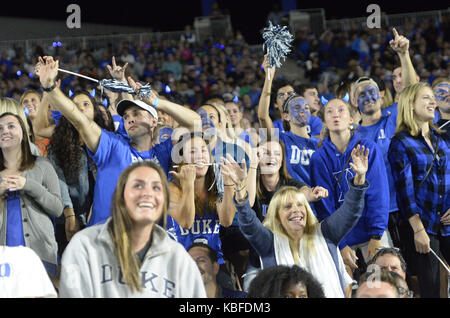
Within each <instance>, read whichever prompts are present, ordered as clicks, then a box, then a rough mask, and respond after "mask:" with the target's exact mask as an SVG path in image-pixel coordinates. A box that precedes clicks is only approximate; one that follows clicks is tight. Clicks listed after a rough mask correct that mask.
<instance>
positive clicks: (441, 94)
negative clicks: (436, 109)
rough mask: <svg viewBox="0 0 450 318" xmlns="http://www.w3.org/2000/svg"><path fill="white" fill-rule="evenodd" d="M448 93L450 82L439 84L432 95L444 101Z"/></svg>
mask: <svg viewBox="0 0 450 318" xmlns="http://www.w3.org/2000/svg"><path fill="white" fill-rule="evenodd" d="M449 95H450V84H439V85H438V86H437V88H436V90H435V91H434V97H435V98H436V101H438V102H445V101H446V100H447V99H448V98H449Z"/></svg>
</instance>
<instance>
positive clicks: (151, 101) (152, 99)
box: [128, 76, 159, 105]
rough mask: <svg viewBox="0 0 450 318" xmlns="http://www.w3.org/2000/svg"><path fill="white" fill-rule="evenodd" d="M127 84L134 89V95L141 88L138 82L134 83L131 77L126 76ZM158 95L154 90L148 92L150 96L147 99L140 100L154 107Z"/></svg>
mask: <svg viewBox="0 0 450 318" xmlns="http://www.w3.org/2000/svg"><path fill="white" fill-rule="evenodd" d="M128 84H129V85H130V86H131V87H133V88H134V91H135V92H136V94H139V91H140V89H141V87H142V84H141V83H139V82H135V81H134V80H133V79H132V78H131V76H128ZM158 96H159V95H158V93H156V92H155V91H154V90H151V92H150V96H149V97H144V98H142V101H143V102H145V103H147V104H149V105H154V104H155V101H156V99H157V98H159V97H158Z"/></svg>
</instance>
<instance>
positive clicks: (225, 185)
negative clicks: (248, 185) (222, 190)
mask: <svg viewBox="0 0 450 318" xmlns="http://www.w3.org/2000/svg"><path fill="white" fill-rule="evenodd" d="M223 186H224V187H233V186H234V184H224V185H223Z"/></svg>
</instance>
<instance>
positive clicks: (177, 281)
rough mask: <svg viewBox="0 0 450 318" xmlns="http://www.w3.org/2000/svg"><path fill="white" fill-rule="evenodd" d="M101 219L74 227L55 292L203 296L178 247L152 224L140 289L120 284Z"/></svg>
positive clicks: (186, 257)
mask: <svg viewBox="0 0 450 318" xmlns="http://www.w3.org/2000/svg"><path fill="white" fill-rule="evenodd" d="M110 220H111V219H109V220H108V221H107V222H106V223H105V224H101V225H96V226H91V227H88V228H86V229H84V230H82V231H80V232H78V233H77V234H76V235H75V236H74V237H73V238H72V239H71V240H70V242H69V245H68V246H67V248H66V249H65V251H64V254H63V257H62V264H61V280H60V286H59V295H60V297H89V298H91V297H98V298H109V297H120V298H125V297H152V298H158V297H161V298H174V297H175V298H180V297H182V298H199V297H206V292H205V288H204V285H203V281H202V278H201V276H200V271H199V270H198V267H197V265H196V264H195V262H194V261H193V260H192V258H191V256H190V255H189V254H188V253H187V252H186V250H185V249H184V247H183V246H182V245H181V244H179V243H177V242H175V241H173V240H172V239H170V238H169V236H168V235H167V233H166V231H164V229H163V228H161V227H160V226H158V225H155V226H154V227H153V240H152V244H151V246H150V249H149V250H148V251H147V254H146V255H145V257H144V261H143V264H142V266H141V269H140V271H141V277H142V282H143V290H142V292H140V293H139V292H132V291H131V289H130V287H129V286H128V285H126V284H125V282H124V281H123V279H122V277H121V272H120V270H119V263H118V261H117V258H116V256H115V254H114V248H113V243H112V240H111V236H110V235H109V232H108V224H109V222H110Z"/></svg>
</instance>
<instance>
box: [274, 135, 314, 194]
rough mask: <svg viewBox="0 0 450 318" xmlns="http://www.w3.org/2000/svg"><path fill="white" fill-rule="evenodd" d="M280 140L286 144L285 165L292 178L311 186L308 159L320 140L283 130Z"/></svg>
mask: <svg viewBox="0 0 450 318" xmlns="http://www.w3.org/2000/svg"><path fill="white" fill-rule="evenodd" d="M279 136H280V140H281V141H283V143H284V145H285V146H286V153H285V156H286V165H287V170H288V172H289V174H290V175H291V177H292V178H294V179H296V180H299V181H302V182H303V183H306V184H307V185H308V186H311V179H310V159H311V156H312V155H313V153H314V152H315V151H316V150H317V147H318V144H319V142H320V140H318V139H317V138H315V137H311V138H309V139H307V138H303V137H300V136H297V135H294V134H293V133H291V132H283V133H281V134H280V135H279Z"/></svg>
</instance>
